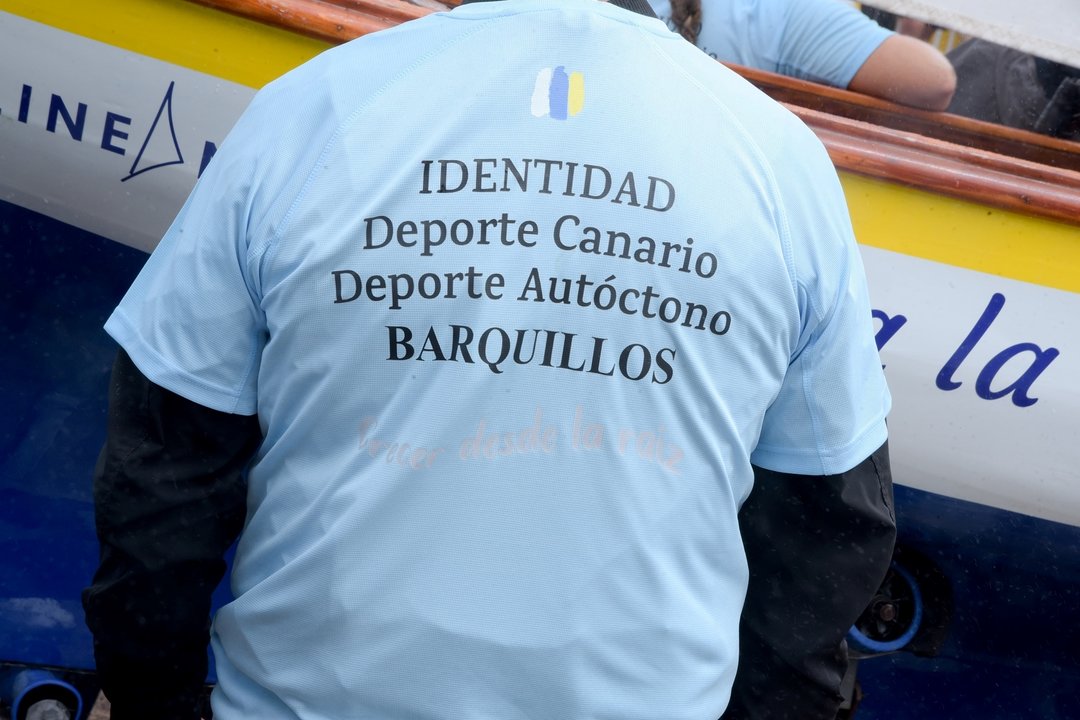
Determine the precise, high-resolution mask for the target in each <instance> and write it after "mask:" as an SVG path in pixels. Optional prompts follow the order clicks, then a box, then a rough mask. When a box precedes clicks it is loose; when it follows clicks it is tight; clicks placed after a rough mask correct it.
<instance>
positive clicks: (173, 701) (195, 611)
mask: <svg viewBox="0 0 1080 720" xmlns="http://www.w3.org/2000/svg"><path fill="white" fill-rule="evenodd" d="M260 440H261V435H260V431H259V425H258V420H257V419H256V418H255V417H254V416H242V415H232V414H229V413H223V412H218V411H216V410H211V409H209V408H206V407H203V406H202V405H198V404H196V403H193V402H191V401H190V400H186V399H185V398H183V397H181V396H179V395H176V394H175V393H172V392H170V391H168V390H165V389H164V388H162V387H160V386H158V385H156V384H154V383H152V382H151V381H150V380H148V379H147V378H146V377H145V376H144V375H143V374H142V373H141V372H140V371H139V369H138V368H137V367H136V366H135V365H134V363H132V361H131V359H130V358H129V357H128V355H127V353H125V352H124V351H123V350H121V351H120V352H119V354H118V356H117V359H116V363H115V365H114V367H113V373H112V377H111V380H110V383H109V423H108V437H107V439H106V442H105V446H104V447H103V449H102V451H101V455H100V457H99V458H98V464H97V467H96V468H95V471H94V504H95V513H96V522H97V533H98V540H99V542H100V546H101V556H100V564H99V567H98V569H97V572H96V573H95V575H94V579H93V582H92V584H91V585H90V586H89V587H88V588H87V589H86V590H85V591H84V592H83V606H84V608H85V611H86V622H87V626H88V627H89V628H90V631H91V632H92V633H93V636H94V655H95V659H96V662H97V672H98V679H99V681H100V683H101V686H102V690H103V691H104V693H105V696H106V697H107V698H108V699H109V701H110V703H111V705H112V718H113V720H135V719H138V720H145V719H146V718H155V720H193V719H196V718H198V717H199V704H200V700H201V695H202V688H203V684H204V682H205V679H206V673H207V644H208V641H209V617H210V606H211V595H212V593H213V591H214V588H215V587H216V586H217V584H218V582H219V581H220V580H221V577H222V575H223V574H224V571H225V561H224V554H225V552H226V551H227V550H228V548H229V546H230V545H231V544H232V542H233V541H234V540H235V539H236V537H237V535H238V534H239V531H240V529H241V527H242V526H243V522H244V517H245V512H246V485H245V482H244V476H243V470H244V467H245V466H246V464H247V462H248V460H249V459H250V458H251V456H252V454H253V453H254V451H255V449H256V448H257V447H258V444H259V442H260Z"/></svg>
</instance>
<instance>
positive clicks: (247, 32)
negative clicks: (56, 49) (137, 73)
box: [0, 0, 330, 88]
mask: <svg viewBox="0 0 1080 720" xmlns="http://www.w3.org/2000/svg"><path fill="white" fill-rule="evenodd" d="M0 10H3V11H6V12H9V13H12V14H14V15H19V16H21V17H24V18H26V19H27V20H34V21H36V22H40V23H42V24H45V25H50V26H52V27H55V28H59V29H60V30H66V31H68V32H71V33H75V34H77V35H82V36H83V37H87V38H90V39H92V40H98V41H100V42H103V43H108V44H109V45H114V46H116V47H120V48H123V49H125V50H130V51H132V52H136V53H139V54H141V55H146V56H148V57H152V58H157V59H158V60H163V61H165V62H168V63H171V64H173V65H179V66H181V67H186V68H190V69H192V70H197V71H199V72H203V73H206V74H208V75H213V76H215V77H220V78H224V79H226V80H231V81H232V82H235V83H239V84H241V85H247V86H248V87H253V88H260V87H262V86H263V85H265V84H266V83H268V82H269V81H271V80H273V79H274V78H276V77H278V76H280V75H282V74H284V73H286V72H288V71H289V70H291V69H293V68H294V67H296V66H297V65H300V64H302V63H303V62H305V61H306V60H308V59H310V58H312V57H314V56H315V55H316V54H318V53H320V52H322V51H323V50H326V49H327V48H329V47H330V45H328V44H327V43H324V42H320V41H318V40H312V39H310V38H306V37H302V36H300V35H297V34H296V33H292V32H288V31H286V30H280V29H278V28H273V27H270V26H269V25H264V24H262V23H258V22H254V21H251V20H246V19H244V18H241V17H238V16H236V15H230V14H228V13H225V12H222V11H220V10H213V9H211V8H206V7H202V6H200V5H196V4H194V3H191V2H181V1H179V0H94V2H75V1H74V0H65V1H64V2H57V1H53V0H0Z"/></svg>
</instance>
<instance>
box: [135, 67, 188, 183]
mask: <svg viewBox="0 0 1080 720" xmlns="http://www.w3.org/2000/svg"><path fill="white" fill-rule="evenodd" d="M174 87H176V81H175V80H174V81H172V82H170V83H169V89H168V90H166V91H165V97H164V98H162V99H161V106H160V107H159V108H158V111H157V115H155V116H154V122H153V123H152V124H151V125H150V132H148V133H147V134H146V140H144V141H143V144H142V147H141V148H139V154H138V155H136V156H135V162H133V163H132V164H131V169H130V170H128V174H127V176H126V177H124V178H123V179H122V180H121V181H120V182H127V181H128V180H130V179H131V178H133V177H135V176H136V175H142V174H143V173H144V172H148V171H150V170H154V169H157V168H160V167H166V166H168V165H183V164H184V154H183V153H182V152H180V143H179V142H178V141H177V139H176V127H175V126H174V125H173V115H172V95H173V88H174ZM163 116H164V118H165V122H166V123H167V125H168V133H169V139H171V141H172V150H173V152H174V153H175V155H176V159H175V160H166V161H164V162H157V163H154V164H153V165H146V166H145V167H140V166H139V165H140V163H141V162H142V158H143V155H144V154H145V153H146V150H147V148H148V147H149V146H150V143H151V141H153V140H154V138H155V134H164V133H165V129H164V126H162V128H161V130H160V132H159V127H158V126H159V125H161V124H162V123H161V119H162V117H163ZM166 142H168V141H164V142H163V141H158V142H157V143H156V145H159V146H165V143H166ZM164 149H166V152H167V146H165V148H164Z"/></svg>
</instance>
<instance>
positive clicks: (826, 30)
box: [649, 0, 893, 88]
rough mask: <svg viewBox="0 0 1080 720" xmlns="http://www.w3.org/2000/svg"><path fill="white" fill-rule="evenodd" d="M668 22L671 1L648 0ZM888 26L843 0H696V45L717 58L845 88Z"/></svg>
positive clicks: (889, 31) (886, 35)
mask: <svg viewBox="0 0 1080 720" xmlns="http://www.w3.org/2000/svg"><path fill="white" fill-rule="evenodd" d="M649 2H650V4H651V5H652V8H653V11H654V12H655V13H656V15H657V17H659V18H660V19H661V20H663V21H664V22H665V23H668V25H669V26H670V27H672V28H673V29H674V26H673V23H672V22H671V2H670V0H649ZM892 34H893V33H892V31H891V30H886V29H885V28H883V27H881V26H880V25H878V24H877V23H876V22H874V21H873V20H871V19H870V18H868V17H867V16H865V15H863V14H862V13H861V12H859V11H858V10H856V9H855V8H854V7H852V6H851V5H849V4H847V3H845V2H843V0H701V31H700V32H699V33H698V38H697V46H698V47H699V48H701V49H702V50H704V51H705V52H706V53H707V54H708V55H710V56H711V57H712V58H714V59H716V60H721V61H723V62H730V63H735V64H738V65H745V66H746V67H751V68H757V69H758V70H768V71H769V72H774V73H780V74H782V75H790V76H791V77H796V78H801V79H803V80H811V81H813V82H819V83H824V84H826V85H832V86H834V87H839V88H846V87H847V86H848V84H849V83H851V79H852V78H853V77H855V73H857V72H858V71H859V68H860V67H862V64H863V63H864V62H866V59H867V58H868V57H870V55H871V54H872V53H873V52H874V51H875V50H877V49H878V47H879V46H880V45H881V43H883V42H885V40H886V38H888V37H889V36H890V35H892Z"/></svg>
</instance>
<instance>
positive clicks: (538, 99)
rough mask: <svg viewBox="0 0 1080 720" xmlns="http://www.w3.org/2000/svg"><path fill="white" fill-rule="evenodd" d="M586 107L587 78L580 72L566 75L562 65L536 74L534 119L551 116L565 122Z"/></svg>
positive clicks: (533, 96) (533, 104) (533, 105)
mask: <svg viewBox="0 0 1080 720" xmlns="http://www.w3.org/2000/svg"><path fill="white" fill-rule="evenodd" d="M584 106H585V76H584V75H582V74H581V73H579V72H572V73H570V74H569V75H568V74H567V73H566V69H565V67H563V66H562V65H560V66H558V67H556V68H544V69H542V70H541V71H540V72H538V73H536V85H534V86H533V94H532V114H533V116H534V117H544V116H545V115H549V116H551V117H553V118H555V119H556V120H565V119H566V118H568V117H573V116H574V115H577V114H578V113H579V112H581V108H583V107H584Z"/></svg>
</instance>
